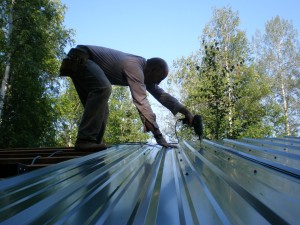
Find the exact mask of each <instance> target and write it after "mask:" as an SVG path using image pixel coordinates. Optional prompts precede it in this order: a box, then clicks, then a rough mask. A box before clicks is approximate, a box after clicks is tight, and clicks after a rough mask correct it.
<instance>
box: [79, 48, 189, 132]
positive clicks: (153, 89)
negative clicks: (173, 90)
mask: <svg viewBox="0 0 300 225" xmlns="http://www.w3.org/2000/svg"><path fill="white" fill-rule="evenodd" d="M81 46H82V45H81ZM84 46H85V47H86V48H88V50H89V53H90V58H91V60H93V61H94V62H95V63H97V64H98V65H99V66H100V68H101V69H102V70H103V71H104V73H105V74H106V76H107V78H108V80H109V81H110V82H111V84H112V85H121V86H129V88H130V91H131V95H132V98H133V103H134V104H135V106H136V108H137V110H138V112H139V114H140V116H141V119H142V121H143V124H144V125H145V127H146V131H152V132H153V131H154V129H158V125H157V123H156V116H155V114H154V113H153V111H152V109H151V106H150V104H149V101H148V99H147V91H148V92H149V93H150V94H151V95H152V96H153V97H154V98H156V99H157V100H158V101H159V102H160V103H161V104H162V105H163V106H165V107H166V108H168V109H169V110H170V111H171V112H172V113H173V114H174V115H175V114H176V113H177V112H179V111H180V110H181V109H182V108H183V107H184V106H183V105H182V104H181V103H180V102H179V101H178V100H177V99H176V98H174V97H173V96H171V95H170V94H168V93H166V92H165V91H164V90H163V89H161V88H160V87H159V86H158V85H157V84H147V85H145V83H144V72H143V71H144V68H145V66H146V59H145V58H143V57H140V56H137V55H132V54H128V53H124V52H121V51H117V50H113V49H110V48H105V47H99V46H92V45H84ZM79 47H80V46H79Z"/></svg>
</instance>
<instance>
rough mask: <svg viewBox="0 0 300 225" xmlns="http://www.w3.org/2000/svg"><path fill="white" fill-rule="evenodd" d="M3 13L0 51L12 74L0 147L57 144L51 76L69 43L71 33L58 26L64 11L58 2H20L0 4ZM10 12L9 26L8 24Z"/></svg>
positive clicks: (2, 124)
mask: <svg viewBox="0 0 300 225" xmlns="http://www.w3.org/2000/svg"><path fill="white" fill-rule="evenodd" d="M11 7H12V11H10V8H11ZM1 8H2V9H3V10H2V11H1V14H2V17H1V18H2V19H1V24H2V25H4V26H3V27H4V32H5V33H6V35H4V38H5V40H4V41H3V40H2V42H1V43H3V42H4V43H5V45H4V46H2V47H3V48H2V49H1V52H2V53H3V54H1V55H2V56H3V58H4V60H3V61H2V63H4V64H7V63H9V65H10V68H11V70H10V79H9V85H8V86H7V93H6V96H5V104H4V109H3V116H2V118H1V119H2V121H1V127H0V133H1V135H0V146H1V147H37V146H52V145H55V127H54V122H55V120H56V117H57V115H56V113H55V111H54V110H53V106H54V104H55V102H54V101H53V96H55V93H56V92H57V91H58V89H57V87H58V84H57V83H55V77H56V76H57V74H58V67H59V64H60V63H59V62H60V60H59V59H61V58H62V55H63V50H64V47H65V45H66V44H67V43H68V42H70V41H71V40H70V35H71V31H69V30H66V29H65V28H64V27H63V26H62V22H63V15H64V12H65V8H64V6H62V5H61V4H60V1H48V0H31V1H25V0H23V1H22V0H21V1H15V2H14V5H12V4H11V1H2V3H1ZM10 13H12V14H11V15H12V17H13V23H12V24H7V18H8V17H9V16H10ZM9 29H11V33H10V35H9V32H8V30H9ZM9 55H11V57H8V56H9ZM1 68H4V65H3V64H2V67H1ZM1 72H2V71H1ZM3 134H5V135H3Z"/></svg>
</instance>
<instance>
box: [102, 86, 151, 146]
mask: <svg viewBox="0 0 300 225" xmlns="http://www.w3.org/2000/svg"><path fill="white" fill-rule="evenodd" d="M109 111H110V116H109V119H108V124H107V128H106V132H105V135H104V141H105V143H111V144H118V143H124V142H139V141H140V142H143V141H146V140H147V139H148V138H149V135H148V134H147V133H144V132H143V124H142V122H141V120H140V118H139V114H138V111H137V110H136V108H135V107H134V105H133V103H132V100H131V97H130V94H129V90H128V88H126V87H113V91H112V95H111V98H110V101H109Z"/></svg>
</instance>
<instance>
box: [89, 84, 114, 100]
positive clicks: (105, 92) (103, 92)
mask: <svg viewBox="0 0 300 225" xmlns="http://www.w3.org/2000/svg"><path fill="white" fill-rule="evenodd" d="M111 92H112V87H111V85H107V86H104V87H98V88H95V89H94V90H93V91H92V92H91V93H93V95H95V96H97V97H98V98H100V99H108V98H109V96H110V95H111Z"/></svg>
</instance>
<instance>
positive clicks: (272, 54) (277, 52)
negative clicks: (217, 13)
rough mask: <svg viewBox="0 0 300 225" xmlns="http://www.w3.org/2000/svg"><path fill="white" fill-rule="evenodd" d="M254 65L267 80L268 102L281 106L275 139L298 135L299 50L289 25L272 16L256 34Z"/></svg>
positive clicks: (294, 31)
mask: <svg viewBox="0 0 300 225" xmlns="http://www.w3.org/2000/svg"><path fill="white" fill-rule="evenodd" d="M254 43H255V45H256V56H257V58H256V59H257V64H258V67H259V68H260V71H261V72H262V73H266V74H267V75H268V76H269V79H270V83H271V84H272V96H270V98H269V101H274V102H275V103H278V104H280V105H281V111H282V115H283V118H284V120H283V123H282V127H283V129H282V130H281V131H279V132H278V133H277V135H297V132H299V125H300V123H299V121H300V112H299V99H300V83H299V80H300V47H299V37H298V33H297V31H296V30H295V28H294V27H293V24H292V22H291V21H288V20H285V19H282V18H280V17H279V16H276V17H275V18H273V19H271V20H270V21H268V22H267V23H266V25H265V31H264V33H263V34H262V33H261V32H260V31H258V32H257V34H256V36H255V39H254Z"/></svg>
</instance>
